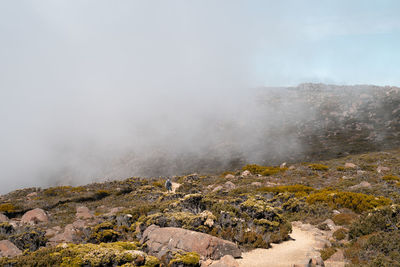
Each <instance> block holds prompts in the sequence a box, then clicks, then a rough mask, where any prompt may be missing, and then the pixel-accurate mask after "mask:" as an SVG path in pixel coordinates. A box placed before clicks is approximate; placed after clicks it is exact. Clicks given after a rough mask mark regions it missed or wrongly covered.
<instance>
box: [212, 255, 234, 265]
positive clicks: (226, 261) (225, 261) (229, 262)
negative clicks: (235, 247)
mask: <svg viewBox="0 0 400 267" xmlns="http://www.w3.org/2000/svg"><path fill="white" fill-rule="evenodd" d="M210 267H239V264H238V263H237V262H236V260H235V259H234V258H233V257H232V256H231V255H225V256H223V257H222V258H221V259H220V260H219V261H215V262H214V263H212V264H211V265H210Z"/></svg>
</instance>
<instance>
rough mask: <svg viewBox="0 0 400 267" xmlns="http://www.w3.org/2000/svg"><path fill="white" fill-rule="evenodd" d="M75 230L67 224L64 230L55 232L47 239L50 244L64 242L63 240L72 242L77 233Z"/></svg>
mask: <svg viewBox="0 0 400 267" xmlns="http://www.w3.org/2000/svg"><path fill="white" fill-rule="evenodd" d="M77 233H78V232H77V230H76V228H75V227H74V226H73V225H72V224H67V225H66V226H65V229H64V232H63V233H60V234H57V235H55V236H53V237H52V238H50V239H49V243H50V244H57V243H64V242H74V241H75V239H76V235H77Z"/></svg>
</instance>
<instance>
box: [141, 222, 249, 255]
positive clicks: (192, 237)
mask: <svg viewBox="0 0 400 267" xmlns="http://www.w3.org/2000/svg"><path fill="white" fill-rule="evenodd" d="M140 243H141V244H144V243H146V244H147V250H148V253H149V254H150V255H153V256H156V257H159V256H160V255H161V254H160V253H163V251H168V250H170V251H179V250H183V251H185V252H197V253H198V254H199V255H200V257H201V258H202V259H206V258H210V259H213V260H219V259H220V258H222V257H223V256H225V255H232V256H233V257H234V258H238V257H240V256H241V254H242V253H241V251H240V249H239V247H238V246H237V245H236V244H235V243H233V242H230V241H226V240H223V239H220V238H217V237H214V236H211V235H208V234H204V233H199V232H195V231H190V230H186V229H182V228H175V227H165V228H160V227H158V226H156V225H151V226H149V227H148V228H147V229H146V230H145V231H144V232H143V237H142V239H141V240H140Z"/></svg>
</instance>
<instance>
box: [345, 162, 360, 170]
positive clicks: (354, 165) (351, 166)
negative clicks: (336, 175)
mask: <svg viewBox="0 0 400 267" xmlns="http://www.w3.org/2000/svg"><path fill="white" fill-rule="evenodd" d="M344 167H345V168H346V169H355V168H357V165H356V164H354V163H351V162H346V164H344Z"/></svg>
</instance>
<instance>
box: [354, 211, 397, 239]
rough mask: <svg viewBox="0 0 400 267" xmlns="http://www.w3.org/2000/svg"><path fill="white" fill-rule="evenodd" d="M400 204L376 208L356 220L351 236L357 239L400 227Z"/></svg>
mask: <svg viewBox="0 0 400 267" xmlns="http://www.w3.org/2000/svg"><path fill="white" fill-rule="evenodd" d="M399 223H400V206H398V205H392V206H387V207H382V208H380V209H377V210H374V211H373V212H371V213H370V214H366V215H364V216H362V217H361V218H360V219H359V220H357V221H355V222H354V223H353V224H352V225H351V227H350V231H349V237H350V238H351V239H355V238H357V237H360V236H363V235H369V234H372V233H375V232H379V231H385V232H390V231H394V230H396V229H398V226H399Z"/></svg>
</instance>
